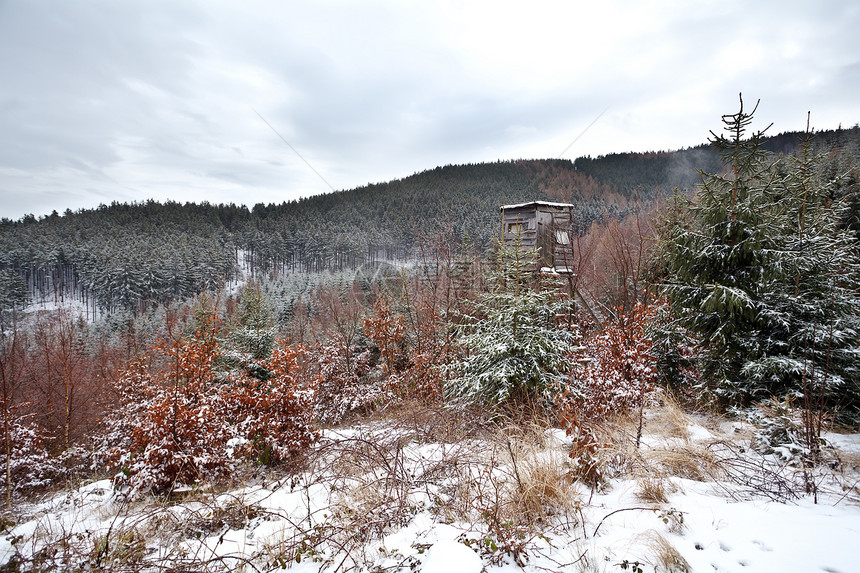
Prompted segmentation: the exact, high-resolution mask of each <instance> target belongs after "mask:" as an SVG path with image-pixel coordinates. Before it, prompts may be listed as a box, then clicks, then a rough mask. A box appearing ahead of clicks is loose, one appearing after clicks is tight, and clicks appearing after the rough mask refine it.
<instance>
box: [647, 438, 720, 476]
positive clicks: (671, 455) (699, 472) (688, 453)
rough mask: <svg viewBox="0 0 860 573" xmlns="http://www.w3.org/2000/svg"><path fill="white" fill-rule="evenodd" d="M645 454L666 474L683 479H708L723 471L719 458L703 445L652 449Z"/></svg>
mask: <svg viewBox="0 0 860 573" xmlns="http://www.w3.org/2000/svg"><path fill="white" fill-rule="evenodd" d="M645 455H646V457H647V458H648V459H649V460H650V461H651V462H653V463H655V464H656V465H658V466H659V467H660V468H661V469H662V470H663V471H664V472H665V473H666V474H668V475H672V476H677V477H680V478H684V479H690V480H695V481H709V480H712V479H714V478H715V477H716V476H719V475H721V474H722V473H723V470H722V468H721V467H720V463H719V460H717V458H716V457H715V456H714V455H713V453H712V452H711V451H710V450H709V449H707V448H703V447H698V446H687V447H684V448H675V449H671V450H652V451H650V452H647V453H646V454H645Z"/></svg>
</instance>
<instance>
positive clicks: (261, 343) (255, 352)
mask: <svg viewBox="0 0 860 573" xmlns="http://www.w3.org/2000/svg"><path fill="white" fill-rule="evenodd" d="M277 334H278V332H277V328H276V327H275V326H273V320H272V309H271V307H270V305H269V302H268V300H267V298H266V297H265V296H264V295H263V293H262V291H261V290H260V286H259V285H258V284H257V283H256V282H254V281H251V282H250V283H248V284H247V285H245V288H244V289H243V290H242V295H241V299H240V301H239V316H238V320H237V324H236V326H235V328H233V329H232V330H231V331H230V332H229V335H228V340H227V341H226V344H225V348H224V349H223V358H224V360H225V361H226V363H227V365H228V366H230V367H233V368H239V369H242V370H244V371H245V372H247V373H248V374H249V375H250V376H252V377H255V378H259V379H261V380H266V379H267V378H268V377H269V374H270V373H269V372H268V370H267V369H266V367H265V365H264V361H265V360H266V359H268V358H269V357H270V356H271V355H272V349H274V347H275V339H276V337H277Z"/></svg>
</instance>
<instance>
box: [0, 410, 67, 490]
mask: <svg viewBox="0 0 860 573" xmlns="http://www.w3.org/2000/svg"><path fill="white" fill-rule="evenodd" d="M9 416H10V420H9V423H8V432H7V434H6V439H5V440H4V443H5V444H6V448H8V450H7V451H4V452H3V458H4V459H3V462H4V463H3V470H2V471H0V484H2V487H3V491H5V492H6V495H7V496H8V497H7V499H11V498H14V497H17V496H19V495H22V494H29V493H32V492H34V491H37V490H39V489H40V488H43V487H45V486H46V485H48V484H50V483H51V479H52V478H53V477H54V476H56V475H57V474H58V473H59V468H58V467H57V465H56V463H55V462H54V460H52V459H51V457H50V456H49V455H48V452H47V451H46V450H45V439H46V435H45V432H44V431H43V430H42V429H41V428H40V427H39V426H38V425H37V424H36V423H34V421H33V416H32V415H30V416H21V415H18V413H17V411H16V409H14V408H13V409H10V411H9ZM7 475H8V476H9V481H8V483H7V481H6V477H7Z"/></svg>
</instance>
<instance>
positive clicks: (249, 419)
mask: <svg viewBox="0 0 860 573" xmlns="http://www.w3.org/2000/svg"><path fill="white" fill-rule="evenodd" d="M304 353H305V350H304V349H303V348H301V347H294V346H290V345H288V344H287V343H286V342H285V341H283V340H280V341H278V343H277V346H276V347H275V349H274V352H273V353H272V356H271V358H269V359H268V360H266V361H265V362H264V366H265V368H266V370H267V372H269V377H268V378H267V379H266V380H260V379H258V378H254V377H251V376H243V377H241V378H239V379H238V380H236V381H234V382H232V383H231V384H229V385H228V386H227V387H226V388H225V389H224V390H223V404H224V408H225V411H226V412H227V415H228V417H229V419H231V420H232V422H233V423H234V424H235V426H236V431H237V433H238V434H239V436H240V437H241V438H243V439H244V440H245V443H244V445H242V446H241V447H240V448H239V449H238V450H237V453H240V454H244V455H245V456H246V457H251V458H252V459H255V460H257V461H259V462H261V463H265V464H275V463H278V462H283V461H286V460H288V459H290V458H291V457H292V456H293V455H295V454H297V453H298V452H301V451H302V450H304V449H305V448H307V447H308V446H309V445H310V444H311V443H312V442H313V441H314V440H315V439H316V438H317V432H316V429H315V428H314V426H313V419H312V418H313V400H314V388H313V387H311V386H310V385H309V384H307V383H305V382H304V381H303V380H302V378H303V376H302V370H303V368H302V365H301V359H302V357H303V355H304Z"/></svg>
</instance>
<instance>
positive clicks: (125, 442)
mask: <svg viewBox="0 0 860 573" xmlns="http://www.w3.org/2000/svg"><path fill="white" fill-rule="evenodd" d="M160 352H161V354H162V357H163V358H164V360H163V364H162V365H161V368H159V367H157V366H155V367H152V368H150V367H147V366H143V365H142V364H136V365H135V368H133V369H130V370H129V371H128V372H127V373H126V375H124V376H123V377H122V378H121V380H120V383H119V388H118V389H117V390H118V391H119V393H120V395H121V396H123V398H125V399H124V400H123V403H122V406H121V408H120V409H119V410H118V411H117V412H115V413H114V415H113V416H111V420H110V422H109V427H110V428H111V430H112V432H110V434H109V437H108V439H109V440H111V441H113V440H116V442H117V444H118V445H116V446H114V447H113V448H111V450H110V451H109V452H108V456H107V457H108V461H109V466H110V467H113V468H114V469H116V470H119V472H118V473H117V475H116V477H115V482H116V483H117V484H118V485H128V486H130V487H131V488H132V489H134V490H138V491H153V492H155V493H158V494H164V493H168V492H169V491H170V490H171V489H173V488H174V487H175V486H176V485H179V484H192V483H195V482H197V481H198V480H200V479H206V478H216V477H220V476H222V475H224V474H225V472H226V471H227V469H228V468H227V464H228V461H227V459H226V457H225V455H224V447H223V446H224V443H225V441H226V439H227V436H228V428H227V425H226V423H225V420H224V418H223V415H222V412H223V409H224V408H223V404H222V401H221V397H220V396H219V395H218V393H217V392H216V391H215V371H214V370H213V368H212V364H213V361H214V360H215V359H216V357H217V355H218V351H217V343H216V340H215V337H214V335H213V332H212V331H211V330H208V331H207V330H202V329H201V330H200V331H198V332H197V333H196V334H195V335H194V336H192V337H190V338H182V339H179V340H175V341H172V342H171V341H165V342H163V343H162V344H161V346H160ZM153 370H154V371H153Z"/></svg>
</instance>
